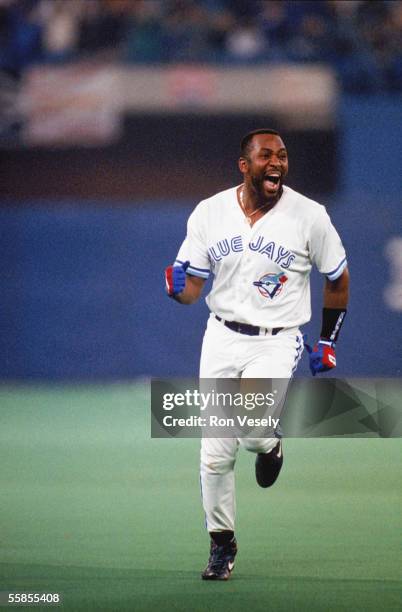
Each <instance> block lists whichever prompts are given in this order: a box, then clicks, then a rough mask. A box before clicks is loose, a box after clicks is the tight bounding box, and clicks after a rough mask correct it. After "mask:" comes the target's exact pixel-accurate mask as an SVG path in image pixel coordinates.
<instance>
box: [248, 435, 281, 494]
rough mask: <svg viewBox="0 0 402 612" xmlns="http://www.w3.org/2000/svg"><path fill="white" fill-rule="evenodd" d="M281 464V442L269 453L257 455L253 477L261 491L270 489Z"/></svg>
mask: <svg viewBox="0 0 402 612" xmlns="http://www.w3.org/2000/svg"><path fill="white" fill-rule="evenodd" d="M282 464H283V453H282V440H279V442H278V444H277V445H276V446H275V447H274V448H273V449H272V450H271V451H270V452H269V453H258V455H257V459H256V460H255V477H256V479H257V483H258V484H259V485H260V487H263V489H266V488H267V487H271V486H272V485H273V484H274V482H275V480H276V479H277V478H278V476H279V472H280V471H281V468H282Z"/></svg>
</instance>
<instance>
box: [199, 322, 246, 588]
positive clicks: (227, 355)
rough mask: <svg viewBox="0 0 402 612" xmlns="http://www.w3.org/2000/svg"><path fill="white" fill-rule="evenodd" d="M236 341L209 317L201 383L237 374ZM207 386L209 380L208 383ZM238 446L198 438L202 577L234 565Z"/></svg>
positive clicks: (219, 576) (220, 576) (217, 575)
mask: <svg viewBox="0 0 402 612" xmlns="http://www.w3.org/2000/svg"><path fill="white" fill-rule="evenodd" d="M233 336H235V337H233ZM236 340H237V338H236V335H235V334H233V332H231V331H230V330H228V329H227V328H225V327H224V326H223V325H222V324H221V323H219V322H218V321H216V319H214V318H213V317H210V319H209V321H208V326H207V330H206V332H205V335H204V340H203V345H202V352H201V363H200V379H201V381H200V384H201V386H202V384H203V382H202V379H222V378H235V377H237V376H239V374H240V373H239V369H238V367H236V363H235V360H234V355H235V353H236V346H235V345H236ZM209 385H210V381H208V382H207V386H209ZM237 449H238V441H237V439H236V438H206V437H204V438H202V440H201V470H200V472H201V473H200V481H201V496H202V503H203V508H204V512H205V524H206V528H207V529H208V532H209V534H210V537H211V549H210V557H209V561H208V564H207V567H206V568H205V570H204V572H203V573H202V578H203V579H204V580H227V579H228V578H229V576H230V573H231V571H232V569H233V566H234V558H235V556H236V552H237V545H236V539H235V537H234V528H235V527H234V525H235V512H236V502H235V482H234V465H235V461H236V454H237Z"/></svg>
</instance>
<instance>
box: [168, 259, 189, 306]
mask: <svg viewBox="0 0 402 612" xmlns="http://www.w3.org/2000/svg"><path fill="white" fill-rule="evenodd" d="M189 265H190V262H189V261H185V262H184V263H183V264H181V265H180V266H168V267H167V268H166V269H165V281H166V292H167V294H168V296H169V297H173V296H174V295H177V294H178V293H181V292H182V291H183V290H184V288H185V286H186V270H187V268H188V266H189Z"/></svg>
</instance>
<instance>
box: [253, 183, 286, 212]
mask: <svg viewBox="0 0 402 612" xmlns="http://www.w3.org/2000/svg"><path fill="white" fill-rule="evenodd" d="M251 183H252V185H253V191H254V193H255V195H256V196H257V203H258V207H259V208H260V207H261V206H264V205H265V204H268V203H269V204H272V205H274V204H276V202H277V201H278V200H279V198H280V197H281V195H282V191H283V178H282V176H281V177H280V179H279V182H278V189H277V190H276V191H274V192H272V193H269V192H267V191H266V189H265V186H264V176H258V177H257V176H253V177H251Z"/></svg>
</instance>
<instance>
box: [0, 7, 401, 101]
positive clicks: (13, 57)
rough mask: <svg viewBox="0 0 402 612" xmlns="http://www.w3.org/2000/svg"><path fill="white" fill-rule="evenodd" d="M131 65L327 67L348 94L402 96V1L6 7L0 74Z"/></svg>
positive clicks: (0, 31) (0, 25) (0, 26)
mask: <svg viewBox="0 0 402 612" xmlns="http://www.w3.org/2000/svg"><path fill="white" fill-rule="evenodd" d="M89 57H90V58H91V59H92V58H94V57H95V58H99V59H102V60H113V61H121V62H127V63H139V64H152V63H157V64H160V63H169V62H187V63H188V62H202V63H211V62H212V63H223V64H225V65H238V64H242V65H247V64H248V63H252V64H256V63H281V62H297V63H300V62H302V63H325V64H328V65H330V66H332V67H333V68H334V69H335V72H336V74H337V75H338V78H339V82H340V84H341V86H342V88H343V90H344V91H345V92H348V93H357V94H368V93H378V92H400V91H402V2H400V1H386V0H384V1H377V0H327V1H320V2H317V1H316V0H314V1H308V0H306V1H304V0H297V1H282V0H265V1H261V0H0V69H1V70H3V71H4V72H5V73H7V74H8V75H10V76H12V77H17V78H18V77H19V76H20V75H21V74H22V73H23V71H24V69H25V68H26V67H27V66H28V65H31V64H33V63H64V62H69V61H74V60H77V59H80V58H89Z"/></svg>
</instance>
